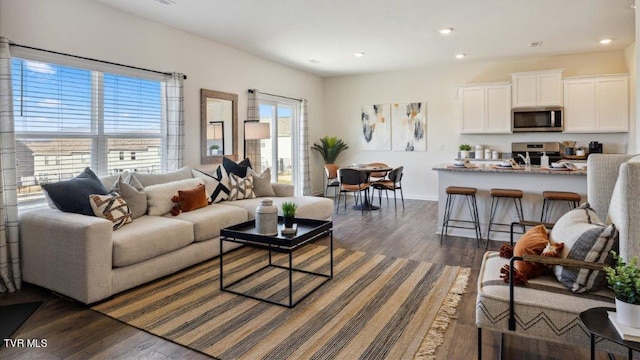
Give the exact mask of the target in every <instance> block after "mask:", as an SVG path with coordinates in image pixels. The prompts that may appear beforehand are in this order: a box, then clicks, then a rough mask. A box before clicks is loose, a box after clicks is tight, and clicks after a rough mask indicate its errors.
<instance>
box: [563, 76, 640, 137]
mask: <svg viewBox="0 0 640 360" xmlns="http://www.w3.org/2000/svg"><path fill="white" fill-rule="evenodd" d="M628 131H629V75H628V74H620V75H605V76H595V77H577V78H566V79H565V80H564V132H571V133H593V132H628Z"/></svg>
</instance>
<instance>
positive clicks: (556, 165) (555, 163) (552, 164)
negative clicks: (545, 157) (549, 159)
mask: <svg viewBox="0 0 640 360" xmlns="http://www.w3.org/2000/svg"><path fill="white" fill-rule="evenodd" d="M551 167H553V168H563V167H564V163H560V162H554V163H551Z"/></svg>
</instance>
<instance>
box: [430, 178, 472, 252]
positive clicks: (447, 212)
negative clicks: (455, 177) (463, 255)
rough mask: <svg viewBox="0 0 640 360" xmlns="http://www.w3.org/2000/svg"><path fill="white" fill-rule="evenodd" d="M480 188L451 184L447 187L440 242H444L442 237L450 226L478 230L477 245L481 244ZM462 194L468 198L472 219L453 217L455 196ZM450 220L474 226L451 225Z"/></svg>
mask: <svg viewBox="0 0 640 360" xmlns="http://www.w3.org/2000/svg"><path fill="white" fill-rule="evenodd" d="M477 191H478V189H476V188H470V187H461V186H449V187H447V190H446V192H447V202H446V204H445V206H444V217H443V218H442V232H441V233H440V243H441V244H442V238H443V237H444V235H446V234H447V231H448V229H449V227H454V228H459V229H474V230H475V231H476V240H477V241H478V244H477V246H480V238H481V237H482V232H481V231H480V219H479V217H478V203H477V202H476V192H477ZM456 195H462V196H464V197H465V199H467V205H468V206H469V214H470V215H471V220H457V219H452V218H451V211H452V210H453V203H454V202H455V196H456ZM450 221H455V222H463V223H471V224H473V227H469V226H459V225H449V222H450Z"/></svg>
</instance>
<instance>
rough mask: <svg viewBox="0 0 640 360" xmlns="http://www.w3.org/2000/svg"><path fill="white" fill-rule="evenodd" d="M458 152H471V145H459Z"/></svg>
mask: <svg viewBox="0 0 640 360" xmlns="http://www.w3.org/2000/svg"><path fill="white" fill-rule="evenodd" d="M458 150H460V151H469V150H471V145H469V144H461V145H460V147H458Z"/></svg>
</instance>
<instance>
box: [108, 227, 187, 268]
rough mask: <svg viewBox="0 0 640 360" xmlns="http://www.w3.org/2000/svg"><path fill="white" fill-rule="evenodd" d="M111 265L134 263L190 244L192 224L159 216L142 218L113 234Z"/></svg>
mask: <svg viewBox="0 0 640 360" xmlns="http://www.w3.org/2000/svg"><path fill="white" fill-rule="evenodd" d="M112 238H113V266H114V267H120V266H127V265H132V264H137V263H139V262H142V261H144V260H147V259H151V258H153V257H156V256H159V255H162V254H166V253H169V252H171V251H174V250H176V249H180V248H182V247H185V246H187V245H189V244H191V243H192V242H193V225H192V224H191V223H189V222H186V221H182V220H178V219H171V218H166V217H160V216H142V217H139V218H137V219H136V220H135V221H134V222H132V223H131V224H129V225H127V226H125V227H123V228H121V229H120V230H118V231H114V232H113V236H112Z"/></svg>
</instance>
